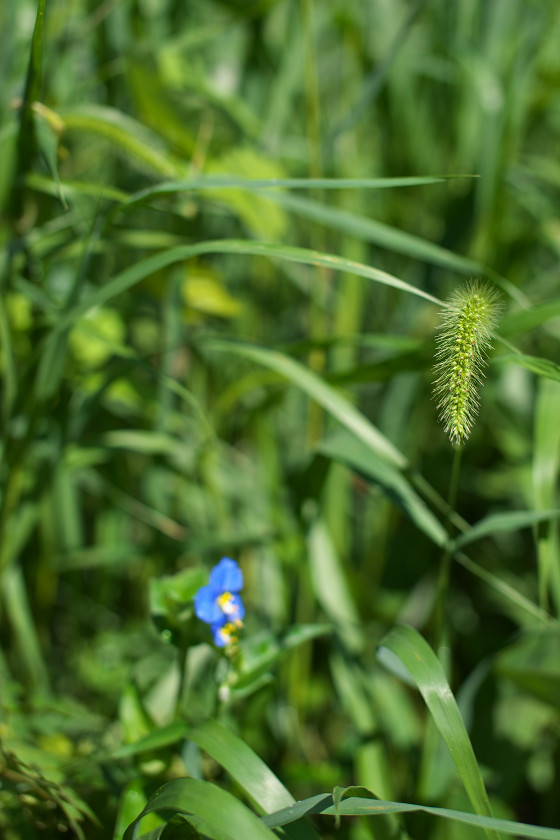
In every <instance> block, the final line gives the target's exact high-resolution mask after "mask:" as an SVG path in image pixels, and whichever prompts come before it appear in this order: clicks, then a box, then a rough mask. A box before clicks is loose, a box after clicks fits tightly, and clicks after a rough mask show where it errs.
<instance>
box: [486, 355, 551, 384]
mask: <svg viewBox="0 0 560 840" xmlns="http://www.w3.org/2000/svg"><path fill="white" fill-rule="evenodd" d="M494 361H495V362H513V363H514V364H515V365H519V366H520V367H523V368H525V369H526V370H530V371H531V373H536V374H537V376H544V377H546V379H552V380H553V381H554V382H560V365H557V364H555V363H554V362H552V361H550V359H543V358H541V357H540V356H528V355H527V354H526V353H511V354H507V355H505V356H496V358H495V359H494Z"/></svg>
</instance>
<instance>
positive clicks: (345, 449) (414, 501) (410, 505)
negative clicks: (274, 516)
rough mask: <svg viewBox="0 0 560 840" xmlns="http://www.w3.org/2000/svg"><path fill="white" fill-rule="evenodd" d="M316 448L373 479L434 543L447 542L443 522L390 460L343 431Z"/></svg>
mask: <svg viewBox="0 0 560 840" xmlns="http://www.w3.org/2000/svg"><path fill="white" fill-rule="evenodd" d="M319 451H320V452H321V453H322V454H323V455H326V456H327V457H329V458H333V459H334V460H337V461H340V462H342V463H344V464H346V465H347V466H348V467H350V469H352V470H354V471H356V472H358V473H359V474H360V475H363V476H365V477H366V479H369V480H370V481H373V482H374V483H375V484H377V485H378V486H379V487H380V488H381V489H382V490H383V492H384V493H385V494H386V496H387V498H389V499H390V500H391V501H392V502H394V503H396V504H397V505H398V506H399V507H400V508H401V510H403V511H404V513H405V514H406V515H407V516H408V517H409V518H410V519H411V520H412V522H414V524H415V525H416V526H417V527H418V528H420V530H421V531H423V532H424V533H425V534H426V535H427V536H428V537H429V538H430V539H431V540H432V541H433V542H434V543H435V544H436V545H438V546H440V547H441V546H444V545H445V544H446V542H447V531H446V530H445V528H444V526H443V525H442V524H441V522H440V521H439V520H438V519H437V518H436V517H435V516H434V514H433V513H432V512H431V510H430V509H429V508H428V507H427V506H426V503H425V502H424V501H423V499H421V498H420V496H419V495H418V494H417V493H416V492H415V490H414V489H413V488H412V487H411V485H410V484H409V482H408V481H407V479H406V478H405V476H404V475H403V474H402V473H401V472H400V471H399V470H398V469H397V468H396V467H395V466H394V465H393V464H390V463H388V462H387V460H385V459H382V458H379V457H378V456H377V455H376V454H375V452H373V451H372V450H371V449H368V448H367V447H366V446H364V445H363V443H362V442H361V441H360V440H357V439H356V438H353V437H350V436H349V435H347V434H346V433H344V432H343V433H341V434H338V435H333V436H331V437H329V438H327V440H326V441H324V443H322V444H320V445H319Z"/></svg>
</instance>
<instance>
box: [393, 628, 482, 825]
mask: <svg viewBox="0 0 560 840" xmlns="http://www.w3.org/2000/svg"><path fill="white" fill-rule="evenodd" d="M384 649H386V650H388V651H390V652H391V653H392V654H393V655H394V656H396V657H397V658H398V660H400V662H401V663H402V664H403V665H404V666H405V668H406V669H407V670H408V671H409V673H410V675H411V677H412V679H413V680H414V682H415V683H416V685H417V687H418V690H419V691H420V693H421V694H422V696H423V698H424V700H425V702H426V705H427V707H428V709H429V711H430V714H431V715H432V718H433V721H434V723H435V725H436V727H437V728H438V730H439V732H440V734H441V736H442V738H443V740H444V741H445V743H446V744H447V747H448V749H449V752H450V753H451V757H452V758H453V761H454V762H455V766H456V767H457V771H458V773H459V776H460V778H461V781H462V782H463V785H464V787H465V790H466V792H467V794H468V797H469V799H470V801H471V804H472V806H473V808H474V810H475V812H476V813H477V814H479V815H480V816H485V817H491V816H492V809H491V807H490V802H489V800H488V794H487V793H486V788H485V787H484V782H483V780H482V776H481V773H480V769H479V767H478V763H477V761H476V757H475V754H474V751H473V748H472V744H471V742H470V738H469V736H468V733H467V730H466V728H465V724H464V722H463V718H462V717H461V713H460V711H459V707H458V706H457V703H456V701H455V698H454V696H453V694H452V692H451V689H450V688H449V684H448V682H447V679H446V677H445V674H444V672H443V668H442V666H441V663H440V661H439V659H438V658H437V656H436V655H435V653H434V651H433V650H432V649H431V647H430V646H429V644H428V643H427V642H426V640H425V639H424V638H423V637H422V636H421V635H420V634H419V633H418V632H417V631H416V630H414V629H413V628H412V627H407V626H404V625H403V626H399V627H395V628H393V629H392V630H391V631H390V632H389V633H388V634H387V635H386V636H385V637H384V639H383V640H382V642H381V644H380V651H379V653H380V656H381V658H383V655H384V654H383V651H384ZM487 836H488V837H489V838H492V840H496V833H495V832H494V831H491V830H488V829H487Z"/></svg>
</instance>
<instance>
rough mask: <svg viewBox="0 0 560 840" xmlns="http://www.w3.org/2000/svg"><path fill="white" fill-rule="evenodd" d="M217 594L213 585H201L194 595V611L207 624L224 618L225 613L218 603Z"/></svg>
mask: <svg viewBox="0 0 560 840" xmlns="http://www.w3.org/2000/svg"><path fill="white" fill-rule="evenodd" d="M216 595H217V593H216V590H215V589H214V587H213V586H201V587H200V589H199V590H198V592H197V593H196V595H195V596H194V611H195V613H196V615H197V617H198V618H200V620H201V621H205V622H206V624H214V623H215V622H217V621H220V620H222V619H223V616H224V614H223V612H222V610H221V609H220V607H219V606H218V604H217V603H216Z"/></svg>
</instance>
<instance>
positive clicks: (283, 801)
mask: <svg viewBox="0 0 560 840" xmlns="http://www.w3.org/2000/svg"><path fill="white" fill-rule="evenodd" d="M189 739H190V740H191V741H194V742H195V744H198V746H199V747H201V749H203V750H204V751H205V752H207V753H208V755H211V756H212V758H213V759H214V761H217V762H218V764H221V766H222V767H223V768H224V769H225V770H227V772H228V773H229V774H230V775H231V776H232V778H234V779H235V781H236V782H237V783H238V784H239V785H241V787H242V788H243V790H244V791H245V792H246V793H247V794H248V795H249V797H250V798H251V800H252V802H253V805H254V806H256V807H257V808H258V809H260V810H261V811H262V813H270V811H272V810H279V809H280V808H284V807H287V806H288V805H292V804H293V803H294V802H295V799H294V797H293V796H292V795H291V793H290V792H289V791H288V790H287V788H285V787H284V785H283V784H282V782H280V780H279V779H278V778H277V776H275V775H274V773H273V772H272V771H271V770H270V769H269V768H268V767H267V765H266V764H265V763H264V761H262V759H260V758H259V757H258V755H257V754H256V753H255V752H253V750H252V749H251V748H250V747H249V746H248V745H247V744H246V743H245V742H244V741H242V740H241V738H239V737H238V736H237V735H235V734H234V733H233V732H232V731H231V730H230V729H227V728H226V727H225V726H223V725H222V724H221V723H219V722H218V721H208V722H207V723H205V724H203V726H200V727H199V728H198V729H195V730H194V731H192V732H190V733H189ZM293 829H294V830H293V831H291V832H289V836H290V837H292V838H293V840H312V838H314V837H316V836H317V835H316V834H315V832H314V830H313V829H312V827H311V825H308V824H307V823H304V822H302V823H300V824H298V825H297V826H293Z"/></svg>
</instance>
